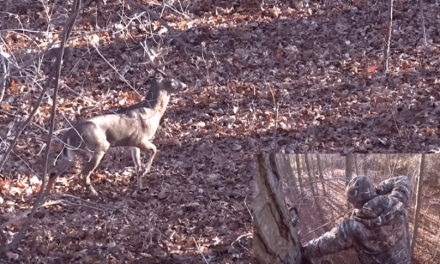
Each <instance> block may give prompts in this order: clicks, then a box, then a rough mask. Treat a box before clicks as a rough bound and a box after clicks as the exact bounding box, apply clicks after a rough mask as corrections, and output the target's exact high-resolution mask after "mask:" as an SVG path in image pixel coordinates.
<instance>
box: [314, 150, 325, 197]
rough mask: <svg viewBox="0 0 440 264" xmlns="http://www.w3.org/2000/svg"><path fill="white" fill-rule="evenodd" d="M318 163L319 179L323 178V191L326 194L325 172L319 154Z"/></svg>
mask: <svg viewBox="0 0 440 264" xmlns="http://www.w3.org/2000/svg"><path fill="white" fill-rule="evenodd" d="M316 163H318V173H319V179H320V180H321V186H322V191H323V193H324V195H326V191H325V184H324V174H323V173H322V167H321V158H320V155H319V154H318V155H316Z"/></svg>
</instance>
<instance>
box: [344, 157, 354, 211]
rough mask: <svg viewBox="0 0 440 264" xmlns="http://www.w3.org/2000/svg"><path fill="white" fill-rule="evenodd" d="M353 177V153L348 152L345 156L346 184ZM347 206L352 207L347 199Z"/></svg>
mask: <svg viewBox="0 0 440 264" xmlns="http://www.w3.org/2000/svg"><path fill="white" fill-rule="evenodd" d="M352 177H353V154H347V156H345V186H347V184H348V183H349V182H350V180H351V178H352ZM347 208H348V209H350V204H349V202H348V201H347Z"/></svg>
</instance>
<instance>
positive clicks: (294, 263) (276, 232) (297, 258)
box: [252, 154, 301, 264]
mask: <svg viewBox="0 0 440 264" xmlns="http://www.w3.org/2000/svg"><path fill="white" fill-rule="evenodd" d="M256 168H257V171H256V185H257V195H256V198H255V201H254V202H253V204H252V208H253V213H254V240H253V250H254V256H255V258H256V259H257V260H258V261H259V262H260V263H271V264H287V263H289V264H299V263H301V251H300V246H301V242H300V240H299V237H298V234H297V232H296V230H295V228H294V227H293V226H292V224H291V222H290V217H289V213H288V210H287V208H286V205H285V202H284V195H283V193H282V192H281V191H280V184H281V179H280V175H279V173H278V170H277V168H276V164H275V154H270V155H269V164H267V163H266V162H265V159H264V156H263V155H262V154H258V155H257V164H256Z"/></svg>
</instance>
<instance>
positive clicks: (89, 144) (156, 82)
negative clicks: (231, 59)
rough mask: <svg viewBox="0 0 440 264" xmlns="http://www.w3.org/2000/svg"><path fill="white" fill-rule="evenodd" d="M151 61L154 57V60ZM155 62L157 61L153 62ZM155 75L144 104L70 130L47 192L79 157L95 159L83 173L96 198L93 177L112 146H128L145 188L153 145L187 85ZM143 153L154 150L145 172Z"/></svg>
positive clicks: (88, 187) (170, 77) (158, 74)
mask: <svg viewBox="0 0 440 264" xmlns="http://www.w3.org/2000/svg"><path fill="white" fill-rule="evenodd" d="M150 58H151V57H150ZM152 62H153V60H152ZM153 67H154V68H155V74H154V76H153V77H152V78H151V86H150V89H149V90H148V92H147V94H146V96H145V99H144V100H143V101H141V102H140V103H137V104H134V105H131V106H129V107H125V108H122V109H119V110H117V111H116V112H114V113H110V114H105V115H100V116H96V117H92V118H89V119H86V120H84V121H81V122H79V123H77V124H75V125H73V126H72V127H71V128H70V129H68V130H67V131H66V132H65V133H64V135H63V137H62V142H64V144H65V145H64V148H63V150H62V154H61V156H62V157H61V159H60V161H59V163H58V164H57V165H56V166H55V168H54V169H53V170H51V172H50V173H49V182H48V185H47V186H48V189H47V193H46V194H48V193H49V192H50V188H51V186H52V184H53V182H54V181H55V180H56V178H57V177H58V176H59V175H61V174H63V173H64V172H66V171H67V170H68V169H69V168H70V167H71V166H72V165H73V163H74V160H75V158H76V156H77V155H79V154H81V155H82V154H84V153H86V154H89V155H90V156H91V157H90V159H89V161H88V162H86V164H85V165H84V166H83V168H82V170H81V173H80V174H81V175H82V180H83V184H84V185H85V186H86V188H87V189H88V190H89V191H90V192H91V193H92V194H93V195H95V196H97V195H98V193H97V192H96V190H95V189H94V188H93V186H92V184H91V183H90V175H91V174H92V173H93V171H94V170H95V169H96V168H97V167H98V165H99V164H100V162H101V160H102V158H103V157H104V155H105V154H106V152H107V151H108V150H109V149H110V148H112V147H128V148H130V150H131V157H132V160H133V163H134V165H135V170H136V181H137V184H138V187H139V189H141V190H142V189H143V184H142V180H141V177H143V176H145V175H146V174H148V173H149V171H150V169H151V166H152V163H153V160H154V158H155V156H156V153H157V148H156V146H155V145H154V144H153V143H152V142H151V140H152V138H153V137H154V135H155V134H156V131H157V129H158V127H159V122H160V120H161V118H162V116H163V115H164V113H165V111H166V108H167V105H168V102H169V100H170V96H171V94H174V93H178V92H182V91H185V90H186V89H187V87H188V86H187V85H186V84H185V83H183V82H181V81H179V80H178V79H177V78H175V77H173V76H172V75H169V74H165V73H164V72H163V71H161V70H159V69H158V67H157V66H154V64H153ZM141 150H142V151H151V155H150V158H149V160H148V162H147V165H146V168H145V170H144V171H143V173H142V172H141V170H142V163H141V157H140V154H141Z"/></svg>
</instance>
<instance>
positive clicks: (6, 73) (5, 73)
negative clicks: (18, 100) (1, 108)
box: [0, 46, 10, 103]
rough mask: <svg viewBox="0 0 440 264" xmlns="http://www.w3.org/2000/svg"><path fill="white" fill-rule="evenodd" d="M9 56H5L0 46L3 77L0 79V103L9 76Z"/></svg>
mask: <svg viewBox="0 0 440 264" xmlns="http://www.w3.org/2000/svg"><path fill="white" fill-rule="evenodd" d="M8 55H9V54H6V53H5V52H3V49H2V47H1V46H0V57H1V58H2V61H1V62H2V66H3V76H4V77H2V79H3V81H2V82H0V87H1V88H0V89H2V92H1V93H2V94H1V95H0V103H1V102H2V101H3V96H4V95H5V91H6V83H7V80H8V77H9V76H10V74H9V67H8V64H7V63H8V57H7V56H8Z"/></svg>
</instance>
